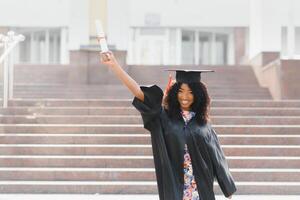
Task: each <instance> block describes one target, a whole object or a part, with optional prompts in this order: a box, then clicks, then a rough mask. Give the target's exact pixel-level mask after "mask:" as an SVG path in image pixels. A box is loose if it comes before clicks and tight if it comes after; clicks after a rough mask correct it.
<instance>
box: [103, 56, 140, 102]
mask: <svg viewBox="0 0 300 200" xmlns="http://www.w3.org/2000/svg"><path fill="white" fill-rule="evenodd" d="M100 58H101V63H103V64H105V65H107V66H109V68H110V69H111V70H112V71H113V72H114V74H115V75H116V76H117V77H118V78H119V79H120V80H121V82H122V83H123V84H124V85H125V86H126V87H127V88H128V89H129V90H130V91H131V93H132V94H133V95H134V96H135V97H136V98H138V99H139V100H141V101H144V93H143V91H142V90H141V88H140V86H139V85H138V83H137V82H136V81H135V80H133V79H132V78H131V77H130V76H129V75H128V74H127V73H126V72H125V71H124V70H123V68H122V67H121V66H120V64H119V63H118V62H117V60H116V59H115V57H114V55H113V53H112V52H104V53H100Z"/></svg>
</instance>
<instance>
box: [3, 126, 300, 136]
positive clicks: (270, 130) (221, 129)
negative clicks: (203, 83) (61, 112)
mask: <svg viewBox="0 0 300 200" xmlns="http://www.w3.org/2000/svg"><path fill="white" fill-rule="evenodd" d="M213 127H214V128H215V130H216V131H217V132H218V133H220V134H230V135H231V134H250V135H251V134H255V135H261V134H262V135H264V134H271V135H281V134H288V135H299V134H300V125H213ZM0 133H5V134H9V133H47V134H99V133H101V134H132V133H136V134H144V133H148V131H147V130H145V129H144V128H143V125H141V124H140V125H139V124H0Z"/></svg>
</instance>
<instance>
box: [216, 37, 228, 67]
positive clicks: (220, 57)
mask: <svg viewBox="0 0 300 200" xmlns="http://www.w3.org/2000/svg"><path fill="white" fill-rule="evenodd" d="M227 43H228V35H226V34H220V33H218V34H216V58H215V59H216V60H215V63H216V64H217V65H224V64H227Z"/></svg>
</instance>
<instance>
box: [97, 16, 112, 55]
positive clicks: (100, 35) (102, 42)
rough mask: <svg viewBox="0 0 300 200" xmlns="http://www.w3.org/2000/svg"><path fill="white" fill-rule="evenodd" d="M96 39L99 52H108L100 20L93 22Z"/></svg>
mask: <svg viewBox="0 0 300 200" xmlns="http://www.w3.org/2000/svg"><path fill="white" fill-rule="evenodd" d="M95 25H96V32H97V38H98V40H99V43H100V48H101V52H108V51H109V50H108V47H107V42H106V39H105V33H104V31H103V27H102V24H101V21H100V20H96V21H95Z"/></svg>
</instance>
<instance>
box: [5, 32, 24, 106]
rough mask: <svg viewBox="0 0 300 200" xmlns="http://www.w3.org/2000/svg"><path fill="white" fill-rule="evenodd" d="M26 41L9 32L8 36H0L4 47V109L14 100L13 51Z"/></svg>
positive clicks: (21, 36)
mask: <svg viewBox="0 0 300 200" xmlns="http://www.w3.org/2000/svg"><path fill="white" fill-rule="evenodd" d="M24 40H25V37H24V36H23V35H15V33H14V32H13V31H9V32H8V33H7V35H2V34H0V47H1V46H2V47H4V51H3V54H2V55H1V56H0V65H1V63H3V108H7V106H8V100H11V99H12V98H13V88H14V85H13V82H14V59H13V57H14V56H13V49H14V48H15V47H16V46H17V45H18V43H19V42H22V41H24Z"/></svg>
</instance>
